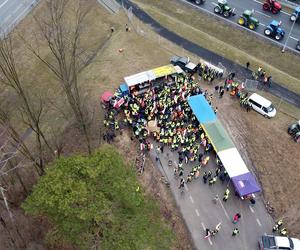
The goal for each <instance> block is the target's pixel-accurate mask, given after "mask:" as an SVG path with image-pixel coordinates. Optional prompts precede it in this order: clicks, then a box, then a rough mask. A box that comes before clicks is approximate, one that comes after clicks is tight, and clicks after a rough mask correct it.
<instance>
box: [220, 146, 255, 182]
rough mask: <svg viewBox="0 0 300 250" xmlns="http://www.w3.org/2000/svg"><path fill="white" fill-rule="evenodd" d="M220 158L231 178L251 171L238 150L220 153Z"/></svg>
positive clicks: (232, 149)
mask: <svg viewBox="0 0 300 250" xmlns="http://www.w3.org/2000/svg"><path fill="white" fill-rule="evenodd" d="M218 156H219V158H220V160H221V162H222V163H223V166H224V168H225V169H226V171H227V173H228V176H229V177H230V178H232V177H235V176H239V175H242V174H246V173H249V170H248V168H247V166H246V164H245V162H244V160H243V159H242V157H241V155H240V153H239V152H238V151H237V149H236V148H229V149H225V150H223V151H220V152H218Z"/></svg>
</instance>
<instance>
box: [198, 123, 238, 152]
mask: <svg viewBox="0 0 300 250" xmlns="http://www.w3.org/2000/svg"><path fill="white" fill-rule="evenodd" d="M202 127H203V129H204V131H205V133H206V135H207V136H208V138H209V140H210V141H211V143H212V145H213V147H214V149H215V151H216V152H217V153H218V152H220V151H223V150H226V149H229V148H234V144H233V142H232V140H231V139H230V137H229V135H228V134H227V132H226V130H225V129H224V127H223V125H222V124H221V122H220V121H219V120H216V121H214V122H209V123H204V124H202Z"/></svg>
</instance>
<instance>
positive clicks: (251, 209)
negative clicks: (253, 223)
mask: <svg viewBox="0 0 300 250" xmlns="http://www.w3.org/2000/svg"><path fill="white" fill-rule="evenodd" d="M249 208H250V211H251V212H252V213H253V214H254V209H253V208H252V207H251V206H250V205H249Z"/></svg>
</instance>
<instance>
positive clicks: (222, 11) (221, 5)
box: [214, 0, 235, 17]
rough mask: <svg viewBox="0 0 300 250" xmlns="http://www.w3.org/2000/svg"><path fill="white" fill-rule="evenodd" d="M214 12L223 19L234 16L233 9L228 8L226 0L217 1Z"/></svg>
mask: <svg viewBox="0 0 300 250" xmlns="http://www.w3.org/2000/svg"><path fill="white" fill-rule="evenodd" d="M214 12H215V13H216V14H219V15H223V16H224V17H230V16H234V15H235V13H234V9H232V8H230V7H229V6H228V4H227V1H226V0H218V5H217V6H216V7H215V8H214Z"/></svg>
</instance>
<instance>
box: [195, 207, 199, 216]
mask: <svg viewBox="0 0 300 250" xmlns="http://www.w3.org/2000/svg"><path fill="white" fill-rule="evenodd" d="M195 211H196V214H197V216H198V217H199V216H200V214H199V211H198V209H195Z"/></svg>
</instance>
